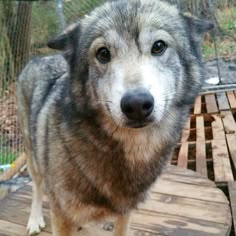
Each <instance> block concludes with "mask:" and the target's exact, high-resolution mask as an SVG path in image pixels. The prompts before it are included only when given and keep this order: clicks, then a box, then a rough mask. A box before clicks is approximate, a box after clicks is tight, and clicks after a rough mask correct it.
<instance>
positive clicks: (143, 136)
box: [17, 0, 213, 236]
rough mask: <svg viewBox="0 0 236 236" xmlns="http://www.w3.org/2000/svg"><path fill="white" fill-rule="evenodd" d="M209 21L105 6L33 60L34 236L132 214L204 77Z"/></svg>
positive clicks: (121, 227)
mask: <svg viewBox="0 0 236 236" xmlns="http://www.w3.org/2000/svg"><path fill="white" fill-rule="evenodd" d="M212 28H213V24H212V23H210V22H208V21H203V20H199V19H196V18H194V17H190V16H187V15H184V14H182V13H180V12H179V11H178V10H177V8H176V7H175V6H172V5H170V4H168V3H166V2H163V1H160V0H130V1H125V0H117V1H114V2H108V3H104V4H103V5H102V6H100V7H98V8H96V9H95V10H93V11H92V12H91V13H90V14H89V15H87V16H85V17H84V18H83V19H81V20H79V21H78V22H77V23H75V24H73V25H72V26H71V27H69V28H68V29H67V30H66V31H65V32H63V33H62V34H61V35H59V36H58V37H57V38H55V39H54V40H51V41H50V42H49V46H50V47H51V48H56V49H59V50H62V51H63V52H62V54H60V55H52V56H47V57H43V58H37V59H34V60H32V61H30V62H29V64H28V65H26V67H25V68H24V70H23V71H22V73H21V75H20V76H19V78H18V81H17V101H18V111H19V119H20V123H21V129H22V132H23V136H24V143H25V151H26V154H27V156H28V163H27V164H28V170H29V173H30V175H31V177H32V180H33V186H32V187H33V197H32V208H31V214H30V217H29V221H28V226H27V229H28V233H29V234H30V235H33V234H37V233H39V232H40V231H41V229H43V228H44V227H45V222H44V219H43V215H42V196H43V186H44V187H45V190H46V193H47V195H48V198H49V204H50V211H51V222H52V230H53V235H54V236H72V235H74V234H76V231H77V229H78V227H79V226H83V225H84V224H86V223H88V222H91V221H100V220H103V219H104V218H105V217H107V216H115V217H116V222H115V230H114V235H115V236H127V235H128V226H129V219H130V214H131V212H132V210H133V209H135V208H136V207H137V205H138V204H139V203H140V202H143V201H144V200H145V199H146V196H147V193H148V191H149V189H150V187H151V186H152V184H153V183H154V182H155V181H156V179H157V177H158V176H160V174H161V171H162V169H163V167H164V166H165V164H166V163H167V162H168V160H169V159H170V157H171V154H172V152H173V149H174V147H175V144H176V143H177V141H178V140H179V137H180V134H181V130H182V128H183V126H184V124H185V122H186V119H187V117H188V114H189V111H190V108H191V106H192V105H193V103H194V100H195V97H196V96H197V94H198V93H199V91H200V89H201V85H202V82H203V79H204V67H203V63H202V58H201V40H202V36H203V34H204V33H205V32H207V31H209V30H211V29H212Z"/></svg>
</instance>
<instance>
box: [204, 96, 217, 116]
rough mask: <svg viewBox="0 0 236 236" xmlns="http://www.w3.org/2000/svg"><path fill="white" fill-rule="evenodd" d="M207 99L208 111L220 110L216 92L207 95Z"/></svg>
mask: <svg viewBox="0 0 236 236" xmlns="http://www.w3.org/2000/svg"><path fill="white" fill-rule="evenodd" d="M205 100H206V108H207V113H217V112H218V111H219V110H218V107H217V103H216V98H215V95H214V94H207V95H205Z"/></svg>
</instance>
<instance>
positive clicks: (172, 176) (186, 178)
mask: <svg viewBox="0 0 236 236" xmlns="http://www.w3.org/2000/svg"><path fill="white" fill-rule="evenodd" d="M161 179H164V180H170V181H172V182H180V183H185V184H192V185H200V186H206V187H215V183H214V182H213V181H210V180H209V179H208V178H205V177H203V176H202V175H201V174H199V173H196V172H195V171H191V170H189V169H183V168H179V167H177V166H174V168H173V166H172V165H167V166H166V167H165V169H164V170H163V175H162V176H161Z"/></svg>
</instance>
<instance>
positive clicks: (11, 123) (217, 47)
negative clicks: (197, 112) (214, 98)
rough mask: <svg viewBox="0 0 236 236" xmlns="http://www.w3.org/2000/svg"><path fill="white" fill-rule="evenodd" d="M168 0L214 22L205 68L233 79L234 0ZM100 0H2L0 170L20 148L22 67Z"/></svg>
mask: <svg viewBox="0 0 236 236" xmlns="http://www.w3.org/2000/svg"><path fill="white" fill-rule="evenodd" d="M166 1H169V2H171V3H173V4H177V6H178V7H179V8H180V9H181V10H182V11H188V12H191V13H192V14H194V15H196V16H198V17H200V18H206V19H209V20H212V21H214V22H215V25H216V29H215V31H214V32H213V34H208V35H207V36H206V37H205V39H204V45H203V55H204V58H205V59H206V60H210V62H209V63H211V65H212V67H209V68H210V69H209V71H210V72H209V73H212V74H216V76H217V75H219V69H220V74H221V75H222V76H224V77H227V79H228V80H229V78H231V80H232V81H230V82H232V83H235V82H236V81H234V80H233V78H234V79H235V80H236V76H235V70H236V69H235V68H236V67H235V64H236V60H235V58H236V43H235V40H236V0H166ZM103 2H104V0H38V1H23V0H21V1H16V0H11V1H7V0H0V31H1V37H0V171H1V170H3V169H4V168H5V167H8V165H9V164H11V163H12V162H13V161H14V160H15V159H16V158H17V156H18V155H19V153H21V152H22V151H23V145H22V139H21V136H20V132H19V125H18V122H17V115H16V99H15V81H16V78H17V76H18V75H19V73H20V71H21V70H22V68H23V67H24V65H25V64H26V62H27V61H28V60H29V59H30V58H32V57H33V56H36V55H37V56H38V55H40V56H42V55H47V54H49V53H51V52H52V51H51V50H50V49H49V48H47V46H46V44H47V41H48V39H50V38H52V37H53V36H54V35H56V34H57V33H59V32H61V31H62V29H63V28H64V27H65V26H66V25H68V24H70V23H72V22H75V21H76V20H78V19H79V18H80V17H82V16H83V15H84V14H86V13H88V12H89V11H90V10H91V9H93V8H94V7H96V6H97V5H99V4H101V3H103ZM216 57H218V59H217V60H215V58H216ZM217 65H218V68H217ZM226 65H230V67H227V66H226ZM225 66H226V67H227V68H225ZM229 68H231V69H232V71H231V69H229ZM217 70H218V71H217ZM222 70H224V71H222ZM231 72H232V73H231ZM231 74H232V75H231ZM228 80H227V81H228ZM228 82H229V81H228ZM5 165H7V166H5Z"/></svg>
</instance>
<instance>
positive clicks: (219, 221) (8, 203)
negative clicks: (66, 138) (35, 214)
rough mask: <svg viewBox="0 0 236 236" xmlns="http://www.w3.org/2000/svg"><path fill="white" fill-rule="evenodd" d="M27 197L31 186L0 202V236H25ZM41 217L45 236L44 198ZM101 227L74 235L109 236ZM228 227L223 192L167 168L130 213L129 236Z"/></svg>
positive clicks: (209, 235)
mask: <svg viewBox="0 0 236 236" xmlns="http://www.w3.org/2000/svg"><path fill="white" fill-rule="evenodd" d="M30 196H31V186H30V185H27V186H25V187H24V188H22V189H20V190H19V191H17V192H16V193H12V194H10V195H9V196H8V197H7V198H5V199H3V200H2V201H0V235H7V236H24V235H26V232H25V227H26V223H27V218H28V216H29V212H30V202H31V197H30ZM44 215H46V222H47V224H48V226H47V227H46V229H45V230H44V232H43V233H42V234H40V235H42V236H49V235H51V227H50V220H49V208H48V203H47V199H46V198H45V199H44ZM107 222H112V219H108V221H107ZM103 225H104V223H100V224H91V225H87V226H85V227H83V229H82V230H81V231H80V232H79V233H78V236H79V235H80V236H112V232H110V231H105V230H104V229H103ZM230 227H231V214H230V207H229V203H228V200H227V198H226V197H225V195H224V194H223V192H222V191H221V190H219V189H217V188H216V186H215V184H214V183H213V182H211V181H209V180H208V179H206V178H203V177H202V176H200V175H199V174H197V173H195V172H193V171H190V170H185V169H181V168H178V167H173V166H170V167H168V168H166V170H164V173H163V175H162V177H161V178H160V179H159V180H158V181H157V182H156V183H155V185H154V186H153V189H152V192H151V193H150V196H149V198H148V200H147V201H146V202H145V203H142V204H140V206H139V209H138V210H137V211H135V212H133V214H132V218H131V229H130V231H129V236H138V235H140V236H141V235H143V236H144V235H145V236H203V235H204V236H224V235H228V232H229V229H230Z"/></svg>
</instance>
